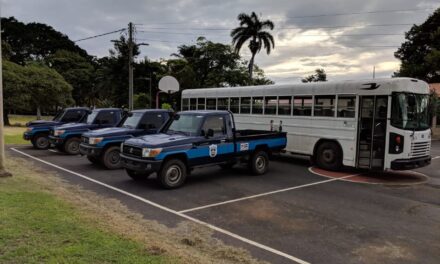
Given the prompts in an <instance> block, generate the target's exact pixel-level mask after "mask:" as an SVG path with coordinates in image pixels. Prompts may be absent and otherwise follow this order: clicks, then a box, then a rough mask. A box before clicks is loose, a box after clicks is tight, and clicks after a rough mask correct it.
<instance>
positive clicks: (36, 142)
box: [31, 134, 50, 149]
mask: <svg viewBox="0 0 440 264" xmlns="http://www.w3.org/2000/svg"><path fill="white" fill-rule="evenodd" d="M31 142H32V145H33V146H34V148H36V149H48V148H49V146H50V143H49V139H48V138H47V135H43V134H40V135H36V136H35V138H34V139H33V140H32V141H31Z"/></svg>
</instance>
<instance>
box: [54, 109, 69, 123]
mask: <svg viewBox="0 0 440 264" xmlns="http://www.w3.org/2000/svg"><path fill="white" fill-rule="evenodd" d="M65 112H66V111H59V112H58V113H57V114H56V115H55V116H54V117H53V119H52V120H53V121H60V120H61V117H63V115H64V113H65Z"/></svg>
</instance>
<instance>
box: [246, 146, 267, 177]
mask: <svg viewBox="0 0 440 264" xmlns="http://www.w3.org/2000/svg"><path fill="white" fill-rule="evenodd" d="M249 169H250V171H251V172H252V174H254V175H263V174H265V173H266V172H267V170H268V169H269V155H268V154H267V152H266V151H264V150H257V151H256V152H254V153H253V154H252V155H251V157H250V159H249Z"/></svg>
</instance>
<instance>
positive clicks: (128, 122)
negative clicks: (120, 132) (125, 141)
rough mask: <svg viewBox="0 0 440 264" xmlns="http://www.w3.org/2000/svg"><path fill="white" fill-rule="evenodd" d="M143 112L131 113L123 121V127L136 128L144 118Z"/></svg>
mask: <svg viewBox="0 0 440 264" xmlns="http://www.w3.org/2000/svg"><path fill="white" fill-rule="evenodd" d="M142 115H143V113H137V112H136V113H131V114H130V115H129V116H128V117H127V119H125V120H124V123H122V127H126V128H136V127H137V125H138V124H139V121H140V120H141V118H142Z"/></svg>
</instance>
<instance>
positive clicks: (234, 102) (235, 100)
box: [229, 97, 240, 114]
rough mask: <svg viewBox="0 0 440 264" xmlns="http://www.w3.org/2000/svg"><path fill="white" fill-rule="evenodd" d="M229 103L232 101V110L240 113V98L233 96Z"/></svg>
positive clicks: (230, 106) (230, 107)
mask: <svg viewBox="0 0 440 264" xmlns="http://www.w3.org/2000/svg"><path fill="white" fill-rule="evenodd" d="M229 103H230V105H229V109H230V110H231V112H232V113H234V114H238V113H239V112H240V108H239V107H238V106H239V103H240V98H238V97H235V98H231V99H230V100H229Z"/></svg>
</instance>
